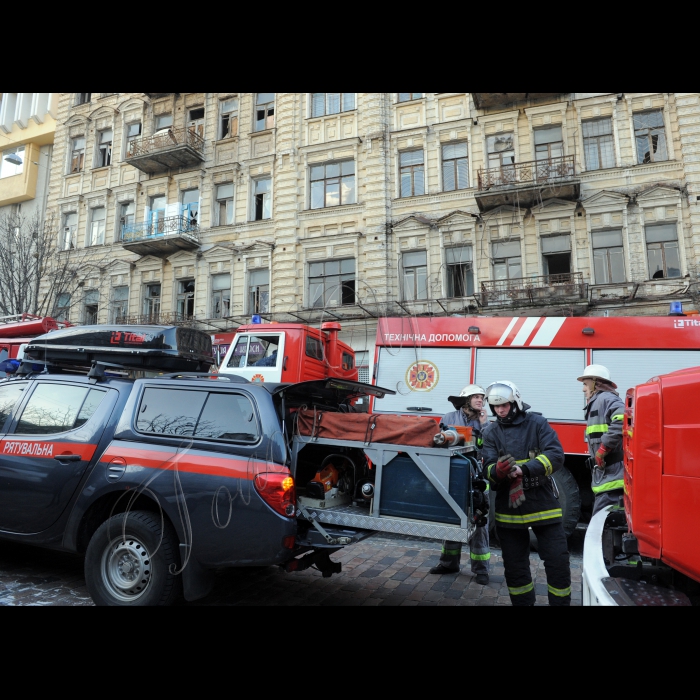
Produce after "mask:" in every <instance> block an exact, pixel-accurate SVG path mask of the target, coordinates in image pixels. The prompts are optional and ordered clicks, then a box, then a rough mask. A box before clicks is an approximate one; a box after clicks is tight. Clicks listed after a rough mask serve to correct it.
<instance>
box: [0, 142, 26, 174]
mask: <svg viewBox="0 0 700 700" xmlns="http://www.w3.org/2000/svg"><path fill="white" fill-rule="evenodd" d="M0 157H1V158H2V160H0V178H3V177H12V176H13V175H20V174H21V173H22V172H23V171H24V146H18V147H17V148H9V149H8V150H6V151H3V152H2V154H0ZM17 160H19V161H20V162H19V163H18V162H16V161H17ZM12 161H15V162H12Z"/></svg>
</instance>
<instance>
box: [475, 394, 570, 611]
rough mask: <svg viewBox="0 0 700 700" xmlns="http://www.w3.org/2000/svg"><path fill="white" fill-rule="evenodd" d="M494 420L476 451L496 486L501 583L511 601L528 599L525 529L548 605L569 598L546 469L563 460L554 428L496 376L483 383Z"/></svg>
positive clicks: (565, 556)
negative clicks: (537, 560)
mask: <svg viewBox="0 0 700 700" xmlns="http://www.w3.org/2000/svg"><path fill="white" fill-rule="evenodd" d="M486 400H487V401H488V403H489V405H490V406H491V410H492V412H493V414H494V415H495V416H496V422H495V423H493V424H492V425H491V426H490V427H489V429H488V430H487V431H485V433H484V447H483V450H482V456H483V458H484V465H485V466H486V472H487V476H488V479H489V482H490V484H491V486H492V487H493V488H495V489H496V508H495V510H496V512H495V513H494V514H493V516H492V517H494V519H495V521H496V532H497V534H498V539H499V540H500V542H501V552H502V554H503V568H504V573H505V577H506V585H507V586H508V593H509V594H510V599H511V602H512V603H513V605H514V606H520V605H534V604H535V588H534V585H533V582H532V575H531V573H530V533H529V531H528V529H529V528H532V530H533V532H534V533H535V536H536V537H537V544H538V548H539V554H540V557H541V558H542V561H543V562H544V570H545V573H546V574H547V592H548V596H549V604H550V605H570V604H571V570H570V566H569V551H568V547H567V543H566V535H565V534H564V527H563V525H562V509H561V506H560V504H559V500H558V498H557V496H556V495H555V492H554V488H553V486H552V481H551V479H550V477H551V475H552V474H554V473H555V472H556V471H558V470H559V469H560V468H561V466H562V465H563V464H564V450H563V448H562V446H561V443H560V442H559V438H558V437H557V434H556V433H555V432H554V429H553V428H552V427H551V426H550V425H549V423H548V422H547V419H546V418H544V416H542V415H541V414H540V413H530V412H528V409H529V408H530V406H529V405H528V404H526V403H524V402H523V399H522V396H521V395H520V392H519V391H518V387H517V386H515V384H513V383H512V382H509V381H499V382H495V383H493V384H491V385H490V386H488V387H487V388H486Z"/></svg>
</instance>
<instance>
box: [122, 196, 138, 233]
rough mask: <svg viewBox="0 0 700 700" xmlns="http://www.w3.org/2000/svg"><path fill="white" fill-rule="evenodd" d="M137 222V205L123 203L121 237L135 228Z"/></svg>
mask: <svg viewBox="0 0 700 700" xmlns="http://www.w3.org/2000/svg"><path fill="white" fill-rule="evenodd" d="M135 221H136V204H135V203H134V202H122V204H120V205H119V236H120V238H121V237H122V236H123V235H124V232H125V231H126V230H128V229H129V227H131V226H133V225H134V223H135Z"/></svg>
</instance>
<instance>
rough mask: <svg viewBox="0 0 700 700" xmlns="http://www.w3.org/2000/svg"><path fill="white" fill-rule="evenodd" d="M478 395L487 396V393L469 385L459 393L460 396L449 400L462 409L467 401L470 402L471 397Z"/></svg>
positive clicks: (448, 398)
mask: <svg viewBox="0 0 700 700" xmlns="http://www.w3.org/2000/svg"><path fill="white" fill-rule="evenodd" d="M476 394H481V396H486V392H485V391H484V390H483V389H482V388H481V387H480V386H478V385H476V384H469V385H467V386H465V387H464V389H462V391H460V392H459V396H448V397H447V400H448V401H449V402H450V403H451V404H452V405H453V406H454V407H455V408H460V407H462V406H463V405H464V404H465V403H467V401H469V397H470V396H474V395H476Z"/></svg>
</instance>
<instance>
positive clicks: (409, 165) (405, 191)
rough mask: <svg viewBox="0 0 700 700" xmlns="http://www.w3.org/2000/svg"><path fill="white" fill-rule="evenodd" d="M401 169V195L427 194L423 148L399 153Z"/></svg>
mask: <svg viewBox="0 0 700 700" xmlns="http://www.w3.org/2000/svg"><path fill="white" fill-rule="evenodd" d="M399 168H400V171H401V197H415V196H417V195H420V194H425V168H424V165H423V149H422V148H419V149H417V150H414V151H403V152H402V153H399Z"/></svg>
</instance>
